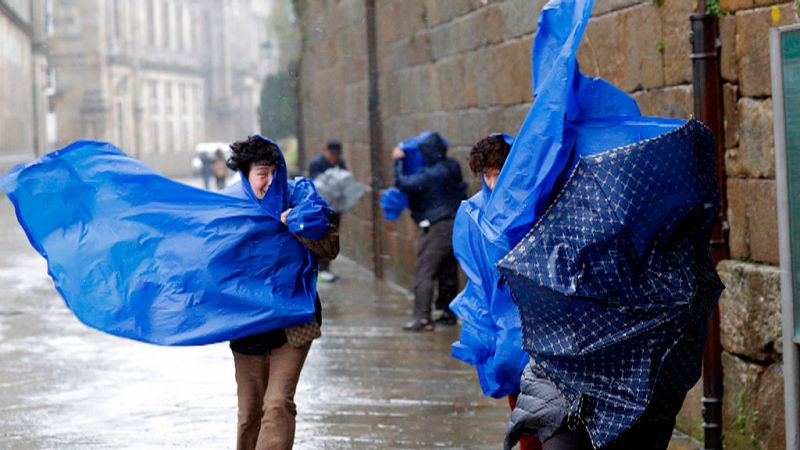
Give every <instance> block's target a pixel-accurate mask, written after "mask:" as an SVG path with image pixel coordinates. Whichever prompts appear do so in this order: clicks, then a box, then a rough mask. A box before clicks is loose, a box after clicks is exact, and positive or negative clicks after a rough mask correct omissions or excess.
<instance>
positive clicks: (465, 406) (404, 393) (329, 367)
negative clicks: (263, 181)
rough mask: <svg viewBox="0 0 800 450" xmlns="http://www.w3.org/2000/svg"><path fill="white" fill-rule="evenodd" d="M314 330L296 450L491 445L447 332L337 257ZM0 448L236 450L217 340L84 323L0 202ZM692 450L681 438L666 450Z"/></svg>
mask: <svg viewBox="0 0 800 450" xmlns="http://www.w3.org/2000/svg"><path fill="white" fill-rule="evenodd" d="M333 270H334V271H337V272H338V273H339V274H340V275H342V279H341V281H339V282H338V283H336V284H329V285H321V286H320V296H321V297H322V302H323V315H324V321H323V336H322V338H320V339H319V340H317V341H315V343H314V345H313V346H312V348H311V353H310V354H309V358H308V360H307V362H306V366H305V368H304V370H303V374H302V377H301V379H300V385H299V386H298V393H297V404H298V408H297V409H298V422H297V439H296V445H295V448H298V449H352V448H377V449H381V448H383V449H389V448H453V449H482V448H485V449H496V448H500V447H501V443H502V438H503V430H504V428H505V423H506V421H507V420H508V410H507V406H506V403H505V401H504V400H492V399H487V398H485V397H483V396H482V395H481V394H480V389H479V387H478V383H477V381H476V378H475V375H474V371H473V370H472V369H471V368H470V367H469V366H466V365H465V364H462V363H460V362H458V361H456V360H454V359H452V358H451V357H450V356H449V353H450V343H451V342H452V341H453V340H455V339H456V337H457V334H458V330H457V328H456V327H450V328H437V330H436V331H435V332H434V333H417V334H409V333H404V332H402V331H401V330H400V326H401V324H402V323H403V321H404V320H406V319H407V316H408V314H409V311H410V306H411V300H410V298H409V297H408V296H407V294H406V293H404V292H403V291H401V290H398V289H395V288H392V287H391V286H388V285H387V284H384V283H380V282H377V281H375V280H374V279H373V278H372V276H371V275H370V274H369V273H368V272H366V271H365V270H363V269H360V268H358V267H357V266H355V265H354V264H352V263H350V262H348V261H346V260H340V261H336V262H335V263H334V265H333ZM0 286H2V291H0V361H2V362H3V363H2V364H0V448H3V449H5V448H10V449H87V448H108V449H122V448H134V449H167V448H192V449H225V448H233V447H234V444H235V427H236V396H235V387H236V386H235V382H234V377H233V361H232V357H231V354H230V350H228V347H227V345H226V344H217V345H211V346H205V347H182V348H168V347H156V346H152V345H147V344H141V343H137V342H133V341H128V340H125V339H120V338H116V337H113V336H109V335H106V334H103V333H100V332H97V331H95V330H92V329H90V328H88V327H86V326H84V325H82V324H81V323H80V322H78V320H77V319H76V318H75V317H74V316H73V315H72V313H70V312H69V310H67V308H66V307H65V306H64V303H63V301H62V300H61V298H60V297H59V296H58V295H57V294H56V292H55V290H54V289H53V284H52V282H51V281H50V279H49V277H48V276H47V266H46V263H45V261H44V260H43V259H42V258H41V257H39V255H37V254H36V253H35V252H34V251H33V250H32V249H31V247H30V245H28V243H27V240H26V239H25V235H24V233H23V232H22V230H21V229H20V227H19V226H18V225H17V223H16V219H15V218H14V215H13V210H12V209H11V207H10V205H9V202H8V201H7V200H6V199H5V198H2V197H0ZM670 448H671V449H673V450H690V449H696V448H698V446H697V445H696V443H695V442H693V441H690V440H688V439H685V438H682V437H680V436H678V437H676V439H675V441H674V443H673V444H672V446H671V447H670Z"/></svg>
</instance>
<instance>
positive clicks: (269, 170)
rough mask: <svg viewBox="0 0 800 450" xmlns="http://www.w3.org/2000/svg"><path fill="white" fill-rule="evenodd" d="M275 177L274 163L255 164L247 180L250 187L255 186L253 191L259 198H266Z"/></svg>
mask: <svg viewBox="0 0 800 450" xmlns="http://www.w3.org/2000/svg"><path fill="white" fill-rule="evenodd" d="M274 177H275V166H274V165H271V164H270V165H268V164H258V163H256V164H253V167H251V168H250V173H249V174H248V175H247V181H249V182H250V187H251V188H253V193H254V194H255V195H256V198H257V199H259V200H262V199H264V196H265V195H267V190H269V187H270V185H271V184H272V179H273V178H274Z"/></svg>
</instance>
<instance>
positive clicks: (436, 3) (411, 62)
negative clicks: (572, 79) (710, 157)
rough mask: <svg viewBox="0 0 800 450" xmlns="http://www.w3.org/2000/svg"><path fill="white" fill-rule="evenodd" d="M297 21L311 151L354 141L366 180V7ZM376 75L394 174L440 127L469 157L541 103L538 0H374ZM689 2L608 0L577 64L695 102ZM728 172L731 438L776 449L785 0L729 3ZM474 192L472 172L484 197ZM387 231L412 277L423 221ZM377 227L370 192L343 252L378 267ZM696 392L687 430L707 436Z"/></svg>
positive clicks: (340, 8)
mask: <svg viewBox="0 0 800 450" xmlns="http://www.w3.org/2000/svg"><path fill="white" fill-rule="evenodd" d="M304 3H305V9H304V11H303V12H302V19H301V24H302V26H303V28H304V34H305V39H306V41H305V42H306V43H305V46H304V53H303V72H302V85H303V108H304V122H305V138H306V146H307V148H306V151H307V152H308V153H316V152H317V151H319V150H321V148H322V145H323V143H324V141H325V140H327V139H334V138H338V139H341V140H342V141H343V142H344V143H345V156H346V157H347V158H348V162H349V164H350V166H351V167H352V168H353V169H354V172H355V173H356V176H357V177H358V178H359V179H361V180H364V181H366V180H369V179H370V173H371V168H370V166H369V161H370V158H369V152H368V142H369V139H368V123H367V97H366V96H367V84H366V78H367V68H366V52H365V50H366V31H365V22H364V20H363V18H364V6H363V5H364V2H363V1H362V0H306V1H305V2H304ZM376 3H377V10H376V14H377V32H378V43H377V45H378V55H379V62H378V63H379V64H378V70H379V73H380V83H379V86H380V104H381V117H382V120H383V141H384V146H385V152H386V153H385V158H384V160H385V164H384V167H382V170H383V176H384V179H385V180H387V183H389V182H390V180H391V171H390V169H391V167H390V158H389V151H390V149H391V148H392V146H393V144H394V143H396V142H398V141H400V140H402V139H403V138H405V137H407V136H410V135H413V134H416V133H419V132H421V131H423V130H426V129H435V130H438V131H440V132H442V133H443V134H444V135H445V136H446V137H447V138H448V139H449V140H450V143H451V154H452V155H454V156H455V157H456V158H458V159H459V160H460V161H461V162H462V171H463V172H464V175H465V177H467V178H468V179H471V177H470V175H469V173H468V169H467V167H466V165H465V164H464V161H465V159H466V155H467V152H468V149H469V148H470V146H471V145H472V144H473V143H474V142H476V141H477V140H478V139H480V138H481V137H483V136H485V135H486V134H488V133H490V132H495V131H504V132H508V133H511V134H513V133H515V132H516V130H517V129H518V127H519V126H520V124H521V123H522V120H523V118H524V116H525V114H526V113H527V111H528V108H529V106H530V101H531V77H530V66H529V64H530V63H529V62H530V51H531V42H532V38H533V35H534V33H535V31H536V20H537V17H538V13H539V10H540V9H541V7H542V5H543V4H544V3H545V1H544V0H503V1H500V0H497V1H488V0H379V1H377V2H376ZM692 4H693V2H692V1H691V0H658V1H656V0H602V1H597V2H596V6H595V10H594V11H593V18H592V20H591V22H590V23H589V25H588V27H587V30H586V34H585V36H584V39H583V42H582V44H581V48H580V51H579V54H578V59H579V62H580V64H581V68H582V70H583V71H584V72H585V73H587V74H590V75H596V76H601V77H603V78H606V79H607V80H609V81H610V82H612V83H614V84H615V85H617V86H619V87H621V88H622V89H624V90H626V91H627V92H629V93H631V94H632V95H633V97H634V98H635V99H636V100H637V102H639V105H640V107H641V109H642V112H643V113H644V114H647V115H657V116H671V117H683V118H688V117H689V116H691V115H692V113H693V97H692V95H693V94H692V86H691V77H692V67H691V59H690V57H689V55H690V52H691V45H690V41H689V31H690V22H689V15H690V14H691V13H692ZM720 7H721V9H722V10H723V15H722V16H721V17H720V29H721V35H722V39H721V46H722V76H723V79H724V83H725V84H724V112H725V119H726V122H725V147H726V149H727V150H726V155H727V156H726V171H727V175H728V177H729V178H728V188H727V191H728V198H729V208H728V211H727V214H728V219H729V222H730V246H731V256H732V258H733V259H734V260H733V261H728V262H725V263H723V264H722V265H721V266H720V267H719V269H720V273H721V276H722V278H723V280H724V281H725V282H726V284H727V285H728V290H727V291H726V292H725V294H724V295H723V298H722V300H721V308H722V333H723V347H724V350H725V354H724V358H723V363H724V369H725V374H726V375H725V376H726V378H725V386H726V394H725V440H726V442H727V443H728V447H727V448H780V447H781V445H780V444H779V443H780V442H782V441H783V439H784V437H783V425H782V420H783V419H782V417H783V416H782V413H781V414H778V411H777V410H778V409H779V408H777V407H776V405H782V391H781V389H782V383H780V381H781V368H782V365H781V363H780V361H781V356H780V352H781V341H780V308H779V293H778V287H779V280H778V279H779V276H778V270H777V268H775V267H774V266H775V265H777V264H778V244H777V225H776V221H777V215H776V205H775V181H774V179H775V170H774V148H773V137H772V104H771V100H770V76H769V69H768V68H769V51H768V42H769V39H768V29H769V28H770V27H772V26H774V25H775V24H779V25H782V24H788V23H793V22H797V21H798V18H797V17H798V11H797V7H796V6H795V5H794V4H793V3H792V2H790V1H788V0H784V1H775V0H728V1H726V0H721V2H720ZM478 187H479V185H478V183H477V180H474V179H473V180H472V184H471V188H472V191H473V192H474V191H475V190H477V188H478ZM374 226H376V227H380V228H381V231H382V232H383V233H384V236H386V240H385V248H384V254H383V258H384V262H385V265H386V274H387V277H388V278H389V279H390V280H392V281H395V282H397V283H399V284H401V285H404V286H406V287H410V286H412V285H413V269H414V259H415V239H416V236H417V232H416V229H415V226H414V224H413V223H412V222H411V220H410V219H409V218H408V217H407V214H406V215H404V217H403V218H402V219H401V220H400V221H398V222H397V223H387V222H385V221H383V220H378V221H377V222H375V225H374ZM372 227H373V222H372V216H371V211H370V208H369V203H368V201H367V200H365V201H363V202H362V204H361V205H360V206H359V208H357V209H356V211H354V213H352V214H349V215H348V216H346V218H345V221H344V241H345V245H344V247H343V248H344V252H345V253H346V254H349V255H353V256H355V257H356V259H357V260H358V261H360V262H362V263H364V264H365V265H367V266H369V265H370V264H371V257H372V256H371V255H372V253H371V252H372V249H371V247H370V240H369V239H368V238H367V236H369V233H370V232H371V231H372ZM700 396H701V388H700V386H697V387H696V388H695V389H694V390H693V391H692V393H691V394H690V396H689V397H688V399H687V402H686V405H685V407H684V410H683V412H682V413H681V416H680V417H679V419H678V426H679V428H681V429H683V430H684V431H687V432H690V433H692V434H695V435H697V436H700V435H701V434H702V428H701V422H702V419H701V417H700V410H701V407H700Z"/></svg>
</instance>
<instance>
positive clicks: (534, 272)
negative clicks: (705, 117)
mask: <svg viewBox="0 0 800 450" xmlns="http://www.w3.org/2000/svg"><path fill="white" fill-rule="evenodd" d="M715 148H716V147H715V144H714V139H713V136H712V134H711V132H710V130H708V128H706V127H705V126H704V125H702V124H701V123H700V122H697V121H694V120H691V121H689V122H687V123H685V124H684V125H683V126H681V127H679V128H678V129H676V130H674V131H672V132H670V133H667V134H665V135H662V136H659V137H656V138H653V139H648V140H644V141H641V142H637V143H634V144H631V145H628V146H624V147H620V148H616V149H612V150H609V151H606V152H601V153H597V154H593V155H587V156H583V157H581V158H580V159H579V161H578V163H577V165H576V167H575V169H574V170H573V171H572V173H571V175H570V177H569V179H568V181H567V183H566V185H565V186H564V188H563V189H562V190H561V191H560V192H559V194H558V196H557V197H556V199H555V200H554V201H553V203H552V204H551V206H550V208H549V209H548V210H547V212H546V213H545V214H544V215H543V217H542V218H541V219H540V220H539V221H538V222H537V224H536V225H535V226H534V227H533V229H532V230H531V231H530V233H529V234H528V235H527V236H525V238H524V239H523V240H522V241H521V242H520V243H519V244H518V245H517V246H516V247H515V248H514V249H513V250H512V251H511V252H510V253H509V254H508V255H506V257H505V258H503V259H502V260H501V261H500V263H499V264H498V268H499V269H500V272H501V273H502V274H503V276H504V277H505V279H506V280H507V281H508V284H509V287H510V290H511V293H512V296H513V298H514V300H515V302H516V303H517V305H518V307H519V311H520V316H521V319H522V330H523V347H524V348H525V350H526V351H528V353H529V354H530V355H531V364H532V365H535V366H536V367H537V369H538V370H540V372H542V373H544V374H545V376H546V377H547V378H548V379H549V380H551V381H552V382H553V383H555V385H556V386H557V387H558V389H559V391H560V392H561V394H562V395H564V397H565V398H566V399H567V402H568V404H570V411H569V414H570V417H571V418H572V419H573V420H578V421H579V422H581V423H583V424H584V426H585V427H586V428H587V430H588V431H589V434H590V436H591V438H592V442H593V444H594V446H595V448H604V447H606V446H607V445H609V444H610V443H612V442H614V441H615V439H617V438H618V437H619V436H621V435H622V434H623V433H624V432H625V431H627V430H629V429H630V428H631V427H632V426H634V425H635V424H637V423H664V422H666V423H674V420H675V415H676V414H677V412H678V410H679V409H680V407H681V404H682V403H683V400H684V397H685V395H686V392H687V391H688V390H689V389H690V388H691V387H692V386H693V385H694V383H695V382H696V381H697V379H698V378H699V377H700V366H701V359H702V352H703V344H704V342H705V333H706V323H707V322H708V318H709V315H710V312H711V310H712V308H713V306H714V304H715V303H716V301H717V299H718V297H719V295H720V293H721V291H722V289H723V286H722V283H721V282H720V280H719V278H718V276H717V274H716V272H715V271H714V268H713V266H712V263H711V258H710V253H709V250H708V243H709V240H710V237H711V229H712V227H713V223H714V220H715V218H716V216H717V214H718V212H719V201H720V200H719V191H718V188H717V181H716V176H715V172H714V170H715V164H714V154H715Z"/></svg>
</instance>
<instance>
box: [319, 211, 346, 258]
mask: <svg viewBox="0 0 800 450" xmlns="http://www.w3.org/2000/svg"><path fill="white" fill-rule="evenodd" d="M329 217H330V219H331V223H332V224H333V225H334V226H335V227H336V228H337V229H338V228H339V224H340V223H342V215H341V214H339V213H333V214H331V215H330V216H329ZM330 268H331V262H330V261H328V260H323V261H320V262H319V271H320V272H325V271H328V270H330Z"/></svg>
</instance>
